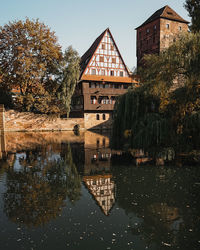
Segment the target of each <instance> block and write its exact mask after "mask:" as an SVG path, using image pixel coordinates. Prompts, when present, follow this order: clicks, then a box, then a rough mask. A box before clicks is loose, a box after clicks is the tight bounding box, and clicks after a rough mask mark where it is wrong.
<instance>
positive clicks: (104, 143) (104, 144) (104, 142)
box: [103, 114, 106, 148]
mask: <svg viewBox="0 0 200 250" xmlns="http://www.w3.org/2000/svg"><path fill="white" fill-rule="evenodd" d="M103 115H105V114H103ZM105 118H106V117H105ZM104 120H105V119H104ZM105 146H106V140H105V138H103V147H104V148H105Z"/></svg>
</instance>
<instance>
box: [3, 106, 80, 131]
mask: <svg viewBox="0 0 200 250" xmlns="http://www.w3.org/2000/svg"><path fill="white" fill-rule="evenodd" d="M0 113H1V112H0ZM4 118H5V121H4V130H5V131H65V130H66V131H67V130H69V131H70V130H73V129H74V126H75V125H79V126H80V130H84V129H85V124H84V119H83V118H69V119H65V118H57V117H55V116H48V115H40V114H33V113H29V112H16V111H14V110H9V111H5V113H4Z"/></svg>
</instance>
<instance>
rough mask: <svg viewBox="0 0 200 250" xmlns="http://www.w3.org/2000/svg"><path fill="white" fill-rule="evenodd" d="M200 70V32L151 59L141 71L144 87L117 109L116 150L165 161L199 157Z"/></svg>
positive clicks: (129, 94)
mask: <svg viewBox="0 0 200 250" xmlns="http://www.w3.org/2000/svg"><path fill="white" fill-rule="evenodd" d="M199 65H200V33H198V32H197V33H189V34H183V35H182V36H181V37H179V39H178V40H177V41H176V42H174V43H173V44H172V45H171V46H170V47H169V48H168V49H166V50H164V51H162V52H161V53H160V55H146V56H145V57H144V66H143V68H140V69H139V70H138V72H139V75H140V76H141V84H140V86H139V87H135V88H132V89H129V91H128V92H127V93H126V94H124V95H123V96H120V97H119V98H118V100H117V103H116V105H115V109H114V124H113V133H112V147H114V148H123V149H125V150H131V149H143V150H144V151H145V152H149V154H150V155H151V156H155V155H157V156H159V155H163V157H164V158H166V159H167V158H169V156H170V157H171V156H172V155H175V152H176V153H178V154H189V155H191V154H192V152H193V154H195V155H196V156H197V155H199V153H200V133H199V132H200V66H199ZM172 152H173V153H172ZM195 152H196V153H195ZM172 158H174V157H172ZM197 158H198V161H199V162H200V159H199V157H197Z"/></svg>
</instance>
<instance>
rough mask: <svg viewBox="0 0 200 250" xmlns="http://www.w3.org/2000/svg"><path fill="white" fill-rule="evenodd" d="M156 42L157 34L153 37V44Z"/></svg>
mask: <svg viewBox="0 0 200 250" xmlns="http://www.w3.org/2000/svg"><path fill="white" fill-rule="evenodd" d="M155 41H156V36H155V34H154V35H153V43H155Z"/></svg>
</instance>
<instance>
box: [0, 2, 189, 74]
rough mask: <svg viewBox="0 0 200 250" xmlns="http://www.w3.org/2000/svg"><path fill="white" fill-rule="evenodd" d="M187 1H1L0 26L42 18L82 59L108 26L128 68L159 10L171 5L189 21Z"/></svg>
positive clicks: (63, 42) (61, 41) (133, 64)
mask: <svg viewBox="0 0 200 250" xmlns="http://www.w3.org/2000/svg"><path fill="white" fill-rule="evenodd" d="M184 2H185V1H184V0H151V1H150V0H120V1H119V0H1V14H0V25H1V26H3V25H4V24H6V23H8V22H9V21H13V20H20V19H23V20H24V19H25V17H28V18H31V19H32V18H34V19H35V18H39V20H40V21H41V22H44V23H45V24H46V25H48V26H49V27H50V28H51V30H52V31H55V33H56V36H57V37H58V41H59V43H60V44H61V46H62V48H63V49H65V48H67V47H68V46H69V45H72V46H73V48H75V49H76V50H77V51H78V53H79V54H80V56H82V55H83V53H84V52H85V51H86V50H87V49H88V48H89V46H90V45H91V44H92V43H93V41H94V40H95V39H96V37H97V36H99V35H100V33H102V32H103V31H104V30H105V29H106V28H107V27H109V28H110V30H111V33H112V34H113V36H114V39H115V41H116V43H117V45H118V48H119V50H120V52H121V54H122V56H123V58H124V61H125V63H126V64H127V66H128V67H129V68H130V69H132V68H133V66H135V65H136V31H135V28H136V27H137V26H139V25H140V24H141V23H142V22H144V21H145V20H146V19H147V18H148V17H149V16H150V15H151V14H153V12H155V11H156V10H157V9H159V8H161V7H163V6H165V5H169V6H170V7H171V8H173V9H174V10H175V11H176V12H177V13H178V14H179V15H181V16H182V17H183V18H185V19H187V20H188V21H190V18H189V17H188V14H187V11H186V10H185V8H184V7H183V4H184Z"/></svg>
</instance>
